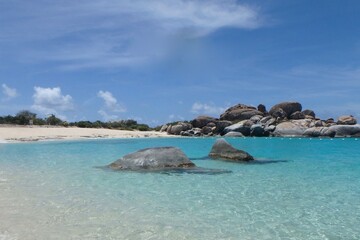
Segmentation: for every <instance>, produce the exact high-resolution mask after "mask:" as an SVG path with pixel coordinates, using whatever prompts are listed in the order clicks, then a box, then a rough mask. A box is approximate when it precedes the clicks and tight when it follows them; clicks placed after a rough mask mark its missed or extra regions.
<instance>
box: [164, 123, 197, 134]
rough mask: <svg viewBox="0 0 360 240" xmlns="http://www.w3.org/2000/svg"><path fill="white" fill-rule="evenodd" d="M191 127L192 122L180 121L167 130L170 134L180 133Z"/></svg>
mask: <svg viewBox="0 0 360 240" xmlns="http://www.w3.org/2000/svg"><path fill="white" fill-rule="evenodd" d="M191 128H192V125H191V124H190V123H184V122H179V123H177V124H176V125H173V126H169V127H168V128H167V130H166V131H167V133H168V134H172V135H180V133H181V132H182V131H187V130H190V129H191Z"/></svg>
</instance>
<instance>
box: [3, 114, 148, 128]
mask: <svg viewBox="0 0 360 240" xmlns="http://www.w3.org/2000/svg"><path fill="white" fill-rule="evenodd" d="M0 124H16V125H40V126H41V125H51V126H63V127H80V128H108V129H119V130H139V131H149V130H152V129H151V128H150V127H149V126H148V125H146V124H139V123H138V122H137V121H135V120H119V121H109V122H102V121H95V122H90V121H79V122H66V121H63V120H61V119H60V118H57V117H56V116H55V115H54V114H51V115H49V116H48V117H46V118H38V117H37V116H36V114H35V113H32V112H30V111H27V110H24V111H20V112H19V113H17V114H16V115H15V116H11V115H8V116H0Z"/></svg>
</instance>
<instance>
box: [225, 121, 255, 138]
mask: <svg viewBox="0 0 360 240" xmlns="http://www.w3.org/2000/svg"><path fill="white" fill-rule="evenodd" d="M252 125H254V122H252V121H250V120H243V121H241V122H238V123H235V124H233V125H230V126H228V127H226V128H225V129H224V131H223V133H224V134H226V133H228V132H240V133H242V134H243V135H244V136H249V135H250V131H251V126H252Z"/></svg>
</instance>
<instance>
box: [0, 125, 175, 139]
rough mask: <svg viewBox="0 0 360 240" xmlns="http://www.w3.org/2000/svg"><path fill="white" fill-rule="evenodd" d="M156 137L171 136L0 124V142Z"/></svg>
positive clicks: (151, 133)
mask: <svg viewBox="0 0 360 240" xmlns="http://www.w3.org/2000/svg"><path fill="white" fill-rule="evenodd" d="M147 137H149V138H157V137H172V136H170V135H167V133H164V132H156V131H144V132H142V131H127V130H114V129H98V128H77V127H68V128H65V127H51V126H11V125H0V142H3V143H6V142H30V141H45V140H77V139H93V138H147Z"/></svg>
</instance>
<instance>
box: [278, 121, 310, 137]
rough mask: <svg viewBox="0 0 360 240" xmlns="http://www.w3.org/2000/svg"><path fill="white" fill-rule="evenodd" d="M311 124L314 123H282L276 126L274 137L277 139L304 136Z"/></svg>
mask: <svg viewBox="0 0 360 240" xmlns="http://www.w3.org/2000/svg"><path fill="white" fill-rule="evenodd" d="M311 122H312V121H311V120H309V119H302V120H291V121H286V122H282V123H279V124H278V125H277V126H276V128H275V130H274V131H273V132H272V135H273V136H276V137H295V136H303V134H304V132H305V130H306V129H308V128H309V126H310V124H311Z"/></svg>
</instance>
